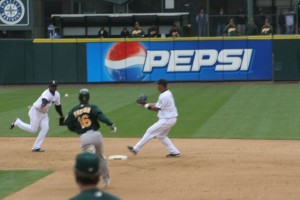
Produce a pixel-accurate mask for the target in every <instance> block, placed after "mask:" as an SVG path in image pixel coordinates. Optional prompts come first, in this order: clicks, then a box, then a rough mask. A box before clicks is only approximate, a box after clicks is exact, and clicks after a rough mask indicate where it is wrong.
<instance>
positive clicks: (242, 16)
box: [235, 7, 247, 35]
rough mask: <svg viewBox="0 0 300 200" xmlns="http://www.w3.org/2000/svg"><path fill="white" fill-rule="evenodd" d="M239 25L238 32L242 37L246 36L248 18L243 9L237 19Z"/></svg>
mask: <svg viewBox="0 0 300 200" xmlns="http://www.w3.org/2000/svg"><path fill="white" fill-rule="evenodd" d="M235 22H236V24H237V31H238V32H239V34H240V35H245V32H246V22H247V17H246V14H245V12H244V10H243V8H242V7H240V9H239V10H238V15H237V16H236V18H235Z"/></svg>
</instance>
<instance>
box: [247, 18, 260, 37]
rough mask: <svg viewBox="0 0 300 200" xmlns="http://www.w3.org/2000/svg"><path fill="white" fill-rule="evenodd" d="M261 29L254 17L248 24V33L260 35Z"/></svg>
mask: <svg viewBox="0 0 300 200" xmlns="http://www.w3.org/2000/svg"><path fill="white" fill-rule="evenodd" d="M258 34H259V31H258V28H257V26H256V24H255V22H254V20H253V19H250V21H249V23H248V24H247V26H246V35H258Z"/></svg>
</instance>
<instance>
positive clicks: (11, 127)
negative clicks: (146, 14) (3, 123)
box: [9, 119, 17, 129]
mask: <svg viewBox="0 0 300 200" xmlns="http://www.w3.org/2000/svg"><path fill="white" fill-rule="evenodd" d="M16 121H17V119H15V120H14V121H13V122H12V123H11V124H10V125H9V129H13V128H14V127H15V122H16Z"/></svg>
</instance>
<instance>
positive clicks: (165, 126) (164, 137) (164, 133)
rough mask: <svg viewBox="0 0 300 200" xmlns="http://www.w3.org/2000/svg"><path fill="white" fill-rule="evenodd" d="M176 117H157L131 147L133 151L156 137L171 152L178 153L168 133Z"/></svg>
mask: <svg viewBox="0 0 300 200" xmlns="http://www.w3.org/2000/svg"><path fill="white" fill-rule="evenodd" d="M176 121H177V118H170V119H159V120H158V121H157V122H156V123H155V124H153V125H152V126H150V127H149V128H148V129H147V131H146V133H145V134H144V136H143V138H142V139H141V140H140V141H139V142H138V143H137V144H136V145H135V146H134V147H133V149H134V150H135V151H139V150H140V149H141V148H142V147H143V146H144V145H145V144H146V143H147V142H149V141H150V140H151V139H152V138H154V137H156V138H158V139H159V140H160V141H161V142H162V143H163V144H164V145H165V147H166V148H167V149H168V151H169V152H170V153H172V154H178V153H180V152H179V151H178V149H177V148H176V147H175V146H174V144H173V143H172V142H171V140H170V138H169V137H168V133H169V131H170V129H171V127H172V126H174V125H175V124H176Z"/></svg>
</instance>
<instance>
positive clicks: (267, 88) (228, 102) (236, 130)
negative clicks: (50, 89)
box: [0, 83, 300, 139]
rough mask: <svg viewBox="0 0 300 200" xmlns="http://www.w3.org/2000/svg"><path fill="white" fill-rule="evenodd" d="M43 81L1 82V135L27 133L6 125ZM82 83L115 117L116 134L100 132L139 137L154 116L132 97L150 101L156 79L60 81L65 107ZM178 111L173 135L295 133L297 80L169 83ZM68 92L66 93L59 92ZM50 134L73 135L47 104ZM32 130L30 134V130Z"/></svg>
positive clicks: (22, 113) (299, 114) (23, 113)
mask: <svg viewBox="0 0 300 200" xmlns="http://www.w3.org/2000/svg"><path fill="white" fill-rule="evenodd" d="M45 87H46V86H45V85H44V86H29V87H25V86H22V87H21V86H20V87H17V86H14V87H11V86H6V87H3V88H2V89H1V91H0V94H1V97H2V98H1V99H2V103H1V104H0V109H1V113H0V118H1V119H2V120H1V129H0V135H1V136H32V134H29V133H24V132H22V131H20V130H18V129H17V128H16V129H13V130H9V129H8V125H9V123H10V122H11V121H12V120H13V119H14V118H15V117H17V116H18V117H20V118H22V119H24V121H26V122H29V118H28V116H27V112H28V106H29V105H31V104H32V103H33V102H34V101H35V100H36V98H37V97H38V96H39V95H40V94H41V92H42V91H43V89H44V88H45ZM82 87H87V88H89V89H90V92H91V103H95V104H97V105H99V107H100V108H101V109H102V110H103V112H104V113H105V114H106V115H107V116H108V117H109V118H110V119H111V120H112V121H114V122H115V123H116V125H117V127H118V133H117V134H111V133H110V131H109V129H108V127H106V125H103V127H102V128H101V130H102V132H103V134H104V136H105V137H141V136H142V135H143V134H144V132H145V130H146V129H147V128H148V126H150V125H151V124H152V123H153V122H155V120H156V114H155V113H154V112H150V111H148V110H146V109H143V108H141V107H138V106H136V104H135V99H136V97H137V96H138V95H139V94H141V93H145V94H147V96H148V99H149V100H150V101H151V102H155V101H156V100H157V97H158V95H159V93H158V92H157V90H156V86H155V84H143V85H134V84H124V85H122V84H117V85H103V84H99V85H85V86H82V85H81V86H80V85H61V86H59V88H58V90H59V91H60V93H61V96H62V105H63V111H64V113H66V112H67V110H69V109H70V108H71V107H72V106H74V105H75V104H77V103H78V100H77V96H78V95H77V93H78V90H79V89H80V88H82ZM170 89H171V90H172V91H173V93H174V96H175V100H176V104H177V107H178V111H179V118H178V123H177V124H176V126H175V127H174V128H173V129H172V131H171V133H170V136H171V137H178V138H249V139H299V138H300V134H299V130H300V123H299V121H300V86H299V85H297V84H257V85H255V84H253V83H249V84H247V83H242V84H240V85H238V84H221V83H218V84H200V83H199V84H170ZM65 93H68V94H69V97H67V98H65V97H64V94H65ZM49 115H50V131H49V136H50V137H51V136H55V137H57V136H59V137H60V136H61V137H66V136H67V137H69V136H76V134H74V133H71V132H69V131H68V130H67V128H66V127H59V126H58V125H57V123H58V115H57V114H56V112H55V109H54V108H51V111H50V113H49ZM34 136H35V135H34Z"/></svg>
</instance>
